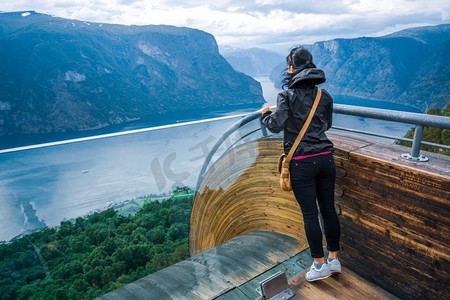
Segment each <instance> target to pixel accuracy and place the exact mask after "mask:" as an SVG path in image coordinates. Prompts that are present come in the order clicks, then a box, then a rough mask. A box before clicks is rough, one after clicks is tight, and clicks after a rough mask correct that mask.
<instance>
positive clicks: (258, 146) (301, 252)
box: [101, 133, 450, 300]
mask: <svg viewBox="0 0 450 300" xmlns="http://www.w3.org/2000/svg"><path fill="white" fill-rule="evenodd" d="M329 136H330V138H331V139H332V140H333V142H334V143H335V146H336V151H335V159H336V167H337V171H338V172H337V181H336V192H335V199H336V203H337V211H338V213H339V220H340V223H341V242H340V244H341V251H340V259H341V262H342V264H343V266H344V267H345V268H344V273H343V274H341V275H339V276H338V277H331V278H328V279H326V280H323V281H320V282H315V283H308V282H306V281H305V279H304V274H303V272H305V270H306V269H307V268H309V267H310V265H311V263H312V259H311V257H310V255H309V251H308V250H306V251H305V249H306V248H307V242H306V239H305V233H304V230H303V221H302V215H301V212H300V208H299V206H298V204H297V202H296V200H295V198H294V197H293V194H292V193H291V192H285V191H282V190H281V189H280V188H279V182H278V174H277V171H276V163H277V158H278V156H279V154H280V153H281V152H282V142H281V140H280V139H275V138H267V139H260V140H257V141H253V142H248V143H245V144H242V145H239V146H237V147H235V148H233V149H231V150H230V151H229V152H227V153H226V154H225V155H223V156H222V157H221V158H220V159H218V160H217V161H216V162H215V163H214V164H213V165H212V166H211V168H210V169H209V170H208V172H207V174H206V175H205V177H204V179H203V182H202V183H201V186H200V188H199V190H198V191H197V192H198V193H197V195H196V198H195V201H194V205H193V209H192V214H191V224H190V225H191V226H190V252H191V255H192V257H191V258H189V259H188V260H185V261H183V262H180V263H177V264H175V265H173V266H170V267H168V268H166V269H163V270H160V271H158V272H156V273H154V274H152V275H149V276H147V277H145V278H142V279H140V280H137V281H135V282H133V283H131V284H128V285H126V286H124V287H122V288H120V289H118V290H116V291H113V292H111V293H108V294H107V295H104V296H102V297H101V298H102V299H202V300H203V299H221V300H224V299H225V300H226V299H237V300H239V299H252V300H254V299H258V298H259V297H260V295H259V294H258V293H257V290H256V289H257V288H258V287H259V283H260V282H261V281H262V280H264V279H266V278H268V277H269V276H271V275H273V274H275V273H276V272H278V271H283V272H286V274H287V276H288V278H289V282H290V284H291V288H292V290H294V291H295V293H296V296H295V297H296V298H295V299H356V300H362V299H396V297H395V296H397V297H400V298H401V299H450V285H449V284H448V282H449V280H450V252H449V251H448V242H449V240H450V158H449V157H446V156H442V155H437V154H433V153H425V154H426V155H427V156H429V157H430V161H429V162H427V163H420V162H412V161H406V160H403V159H402V158H400V154H402V153H407V152H408V151H409V150H410V149H408V148H406V147H401V146H398V145H393V144H388V143H383V142H379V141H374V140H369V139H365V138H361V137H358V136H352V135H349V134H339V133H332V134H330V135H329ZM387 291H388V292H389V293H388V292H387ZM394 295H395V296H394Z"/></svg>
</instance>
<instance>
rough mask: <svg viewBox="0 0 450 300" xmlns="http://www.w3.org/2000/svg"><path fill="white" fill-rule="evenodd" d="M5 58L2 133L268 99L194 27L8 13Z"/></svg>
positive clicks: (0, 30)
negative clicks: (113, 22) (119, 23)
mask: <svg viewBox="0 0 450 300" xmlns="http://www.w3.org/2000/svg"><path fill="white" fill-rule="evenodd" d="M0 61H1V63H0V135H4V134H11V133H34V132H61V131H76V130H85V129H93V128H100V127H104V126H108V125H112V124H119V123H122V122H127V121H130V120H136V119H140V118H143V117H148V116H151V115H155V114H163V113H168V112H172V111H180V110H186V111H194V110H196V109H209V108H211V109H213V108H220V107H227V106H230V105H242V104H251V103H263V102H264V98H263V96H262V90H261V86H260V84H259V83H258V82H256V81H255V80H253V79H252V78H251V77H249V76H246V75H244V74H242V73H239V72H236V71H234V70H233V68H232V67H231V66H230V65H229V64H228V62H227V61H226V60H225V59H224V58H223V57H222V56H221V55H220V54H219V51H218V46H217V43H216V41H215V39H214V37H213V36H212V35H210V34H208V33H205V32H203V31H200V30H195V29H190V28H179V27H173V26H125V25H112V24H99V23H88V22H81V21H76V20H68V19H62V18H55V17H51V16H48V15H44V14H38V13H35V12H15V13H0Z"/></svg>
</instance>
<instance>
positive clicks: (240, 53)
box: [219, 45, 285, 77]
mask: <svg viewBox="0 0 450 300" xmlns="http://www.w3.org/2000/svg"><path fill="white" fill-rule="evenodd" d="M219 51H220V54H222V55H223V57H225V59H226V60H227V61H228V62H229V63H230V65H231V66H233V68H234V69H235V70H236V71H239V72H242V73H244V74H247V75H249V76H252V77H262V76H264V77H268V76H269V75H270V72H272V70H273V68H275V67H276V66H277V65H278V64H279V63H280V61H281V60H282V59H284V57H285V56H283V55H282V54H280V53H276V52H273V51H268V50H265V49H261V48H255V47H254V48H249V49H244V48H238V47H232V46H228V45H225V46H219Z"/></svg>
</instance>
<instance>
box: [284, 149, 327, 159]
mask: <svg viewBox="0 0 450 300" xmlns="http://www.w3.org/2000/svg"><path fill="white" fill-rule="evenodd" d="M330 153H331V151H324V152H320V153H314V154H308V155H300V156H294V157H293V158H292V159H293V160H301V159H305V158H308V157H314V156H319V155H327V154H330Z"/></svg>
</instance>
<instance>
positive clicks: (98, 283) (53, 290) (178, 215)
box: [0, 188, 193, 300]
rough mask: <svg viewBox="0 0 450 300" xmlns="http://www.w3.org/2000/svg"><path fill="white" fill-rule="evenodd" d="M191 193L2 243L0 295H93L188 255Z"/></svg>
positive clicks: (178, 192)
mask: <svg viewBox="0 0 450 300" xmlns="http://www.w3.org/2000/svg"><path fill="white" fill-rule="evenodd" d="M192 201H193V195H192V193H191V191H190V190H189V189H185V188H183V189H177V190H176V191H174V193H172V194H171V197H170V198H168V199H164V200H158V201H155V200H153V201H146V203H145V204H144V205H143V208H142V209H141V210H139V211H138V212H137V213H135V214H128V215H124V214H122V213H120V212H119V211H117V210H114V209H108V210H104V211H102V212H97V213H94V214H92V215H89V216H87V217H79V218H77V219H75V220H72V221H64V222H61V224H60V225H59V226H58V227H55V228H45V229H42V230H40V231H38V232H35V233H32V234H28V235H25V236H23V237H21V238H19V239H16V240H13V241H11V242H9V243H5V244H2V245H0V298H1V299H58V300H61V299H93V298H95V297H97V296H100V295H102V294H105V293H107V292H109V291H112V290H114V289H117V288H119V287H121V286H123V285H125V284H127V283H130V282H132V281H135V280H137V279H139V278H141V277H144V276H146V275H148V274H151V273H153V272H155V271H157V270H160V269H162V268H165V267H167V266H169V265H171V264H174V263H176V262H178V261H180V260H184V259H186V258H188V257H189V253H188V236H189V218H190V214H191V208H192Z"/></svg>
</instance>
